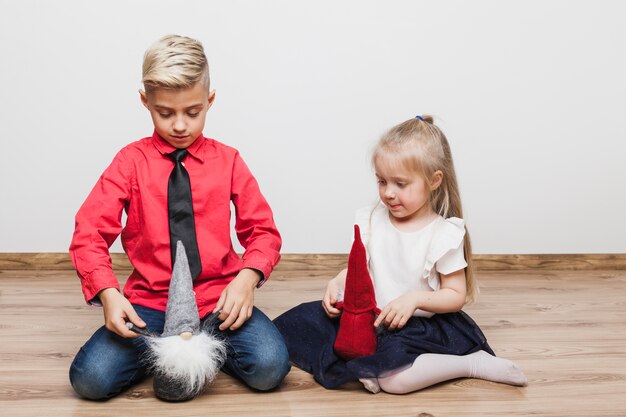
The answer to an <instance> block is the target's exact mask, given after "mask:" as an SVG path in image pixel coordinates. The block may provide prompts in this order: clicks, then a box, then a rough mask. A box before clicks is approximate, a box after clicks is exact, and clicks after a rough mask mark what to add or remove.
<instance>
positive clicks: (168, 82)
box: [142, 35, 210, 92]
mask: <svg viewBox="0 0 626 417" xmlns="http://www.w3.org/2000/svg"><path fill="white" fill-rule="evenodd" d="M142 82H143V85H144V88H145V89H146V92H148V91H150V90H152V89H155V88H167V89H181V88H188V87H192V86H194V85H195V84H196V83H197V82H202V83H203V84H204V86H205V87H206V89H207V91H208V90H209V87H210V80H209V64H208V61H207V58H206V55H205V54H204V48H203V47H202V43H201V42H200V41H198V40H196V39H192V38H188V37H185V36H179V35H166V36H164V37H162V38H161V39H159V40H158V41H156V42H155V43H154V44H153V45H152V46H150V48H148V50H147V51H146V53H145V54H144V56H143V76H142Z"/></svg>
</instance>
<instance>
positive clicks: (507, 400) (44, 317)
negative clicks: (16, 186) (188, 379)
mask: <svg viewBox="0 0 626 417" xmlns="http://www.w3.org/2000/svg"><path fill="white" fill-rule="evenodd" d="M317 262H323V258H321V259H320V258H317V259H315V265H316V266H315V267H314V268H313V269H310V268H311V267H310V266H307V265H306V264H301V265H302V266H301V267H300V268H301V269H299V270H296V269H294V270H278V271H277V272H276V273H275V274H274V276H273V279H272V280H271V281H270V282H268V284H267V285H265V286H264V287H263V288H261V289H259V290H257V291H256V292H255V303H256V305H257V306H259V307H260V308H261V309H262V310H264V311H265V312H266V313H267V314H268V315H269V316H270V317H272V318H274V317H276V316H277V315H279V314H281V313H282V312H283V311H285V310H287V309H288V308H290V307H292V306H294V305H296V304H298V303H300V302H304V301H310V300H315V299H319V298H321V296H322V293H323V291H324V288H325V286H326V282H327V280H328V279H329V278H330V277H331V276H332V275H333V274H334V271H335V269H336V267H337V265H336V264H335V263H333V262H330V263H329V264H328V265H326V270H324V268H323V267H324V266H323V265H322V266H319V265H317ZM120 276H121V277H123V275H120ZM478 279H479V280H480V283H481V297H480V300H479V302H478V303H476V304H472V305H470V306H467V308H466V309H465V310H466V311H467V312H468V313H469V314H470V315H471V316H472V317H473V318H474V320H476V322H477V323H478V324H479V325H480V326H481V328H482V329H483V331H484V333H485V335H486V336H487V338H488V340H489V342H490V344H491V346H492V347H493V348H494V350H495V351H496V353H497V354H498V355H500V356H503V357H506V358H509V359H512V360H514V361H515V362H517V363H518V364H519V365H520V366H521V367H522V368H523V369H524V371H525V373H526V375H527V376H528V378H529V381H530V384H529V386H528V387H523V388H519V387H511V386H507V385H502V384H496V383H491V382H486V381H482V380H477V379H457V380H453V381H449V382H445V383H442V384H439V385H436V386H433V387H430V388H427V389H424V390H422V391H419V392H415V393H412V394H408V395H402V396H396V395H390V394H385V393H381V394H376V395H373V394H370V393H368V392H366V391H365V390H363V389H362V388H361V386H360V385H359V384H358V383H355V384H348V385H346V386H344V387H342V388H341V389H339V390H333V391H329V390H325V389H323V388H322V387H320V386H319V385H318V384H317V383H315V381H314V380H313V379H312V377H311V376H310V375H309V374H307V373H305V372H303V371H301V370H299V369H296V368H294V369H292V371H291V372H290V373H289V375H288V376H287V378H286V379H285V381H284V383H283V384H282V385H281V387H280V388H279V389H277V390H275V391H273V392H269V393H258V392H253V391H251V390H249V389H247V388H245V387H244V386H242V385H241V384H240V383H239V382H237V381H236V380H234V379H233V378H231V377H228V376H226V375H225V374H220V375H219V376H218V378H217V380H216V381H215V382H214V383H213V384H212V385H211V386H210V387H209V388H208V389H207V391H206V392H205V393H204V394H203V395H202V396H200V397H199V398H197V399H194V400H193V401H190V402H186V403H178V404H170V403H164V402H162V401H159V400H157V399H156V398H155V397H154V393H153V391H152V385H151V381H150V380H149V379H148V380H146V381H145V382H143V383H141V384H139V385H137V386H136V387H134V388H132V389H130V390H128V391H127V392H125V393H123V394H122V395H120V396H119V397H117V398H115V399H113V400H111V401H105V402H91V401H85V400H82V399H80V398H78V397H77V396H76V395H75V394H74V392H73V390H72V389H71V387H70V385H69V381H68V377H67V372H68V368H69V365H70V363H71V361H72V359H73V358H74V355H75V354H76V352H77V351H78V349H79V348H80V346H81V345H82V344H83V343H84V342H85V341H86V339H87V338H88V337H89V336H90V335H91V334H92V333H93V331H94V330H95V329H97V328H98V327H99V326H101V325H102V311H101V309H100V308H97V307H90V306H87V305H85V304H84V300H83V296H82V294H81V291H80V285H79V281H78V279H77V278H76V276H75V274H74V272H72V271H67V270H65V271H64V270H60V271H58V270H57V271H55V270H13V271H6V270H5V271H0V335H1V340H2V343H0V364H1V366H0V415H2V416H5V415H6V416H11V417H14V416H15V417H21V416H24V417H33V416H42V415H45V416H51V417H56V416H70V415H71V416H85V417H86V416H100V415H101V416H110V415H120V416H123V415H128V414H129V412H132V414H133V416H135V417H143V416H156V417H159V416H173V417H177V416H181V417H182V416H206V415H208V414H211V415H219V416H228V417H237V416H246V417H247V416H251V415H253V416H261V417H263V416H268V417H270V416H271V417H283V416H285V417H287V416H304V417H309V416H310V417H314V416H315V417H318V416H337V417H348V416H355V415H357V416H362V417H367V416H376V417H381V416H412V417H415V416H420V415H421V416H423V417H425V416H486V417H495V416H529V415H533V416H534V415H536V416H555V417H556V416H574V417H578V416H580V417H582V416H584V417H600V416H624V415H625V412H624V411H625V410H626V407H625V406H624V394H625V393H626V348H625V346H626V332H624V330H623V329H624V328H626V302H625V301H624V295H625V294H626V271H618V270H612V271H563V270H561V271H544V270H539V271H537V270H530V269H529V270H519V271H518V270H515V271H482V272H479V274H478ZM121 281H122V283H123V278H122V279H121ZM131 410H132V411H131Z"/></svg>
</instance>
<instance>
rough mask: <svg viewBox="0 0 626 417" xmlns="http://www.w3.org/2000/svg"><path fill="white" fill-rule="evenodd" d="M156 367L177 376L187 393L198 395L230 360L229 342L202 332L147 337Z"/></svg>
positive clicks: (149, 357) (172, 377)
mask: <svg viewBox="0 0 626 417" xmlns="http://www.w3.org/2000/svg"><path fill="white" fill-rule="evenodd" d="M145 340H146V342H147V343H148V346H149V348H150V349H149V350H148V354H147V355H148V357H147V358H146V359H147V361H148V362H149V363H151V368H152V371H153V372H154V373H155V374H157V375H162V376H165V377H167V378H169V379H172V380H175V381H176V382H178V383H180V385H181V386H182V387H184V390H185V392H184V394H185V395H186V396H189V397H195V396H196V395H198V394H200V392H201V391H202V389H203V388H204V386H205V385H206V384H208V383H209V382H211V381H213V379H214V378H215V376H216V375H217V373H218V372H219V370H220V368H221V367H222V365H223V364H224V361H225V360H226V351H227V350H226V342H225V341H224V340H221V339H218V338H216V337H215V336H212V335H210V334H207V333H204V332H200V333H199V334H196V335H193V336H192V337H191V339H188V340H185V339H183V338H182V337H180V336H168V337H146V338H145Z"/></svg>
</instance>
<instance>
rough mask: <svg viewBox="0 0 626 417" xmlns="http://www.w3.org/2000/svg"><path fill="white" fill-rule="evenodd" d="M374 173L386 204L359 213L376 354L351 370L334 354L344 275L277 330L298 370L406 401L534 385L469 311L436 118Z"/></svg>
mask: <svg viewBox="0 0 626 417" xmlns="http://www.w3.org/2000/svg"><path fill="white" fill-rule="evenodd" d="M372 163H373V165H374V168H375V171H376V177H377V179H378V193H379V196H380V201H379V202H378V204H376V205H375V206H374V207H373V208H367V209H364V210H360V211H358V212H357V219H356V222H357V224H358V226H359V227H360V229H361V234H362V239H363V243H364V244H365V247H366V248H367V254H368V266H369V270H370V274H371V276H372V280H373V284H374V289H375V293H376V301H377V304H378V307H379V308H381V312H380V314H379V315H378V317H377V319H376V321H375V322H374V327H375V328H376V329H377V333H378V342H377V350H376V353H375V354H373V355H369V356H364V357H360V358H356V359H352V360H348V361H346V360H344V359H342V358H340V357H339V356H337V354H336V353H335V351H334V350H333V344H334V341H335V337H336V335H337V329H338V327H339V320H338V317H339V316H340V315H341V310H339V309H338V308H337V303H338V302H339V301H341V299H342V294H343V290H344V287H345V280H346V270H343V271H341V272H340V273H339V274H338V275H337V276H336V277H335V278H333V279H332V280H331V281H330V282H329V283H328V286H327V288H326V293H325V295H324V298H323V300H322V302H321V303H320V302H319V301H318V302H312V303H306V304H301V305H300V306H297V307H295V308H293V309H291V310H289V311H287V312H286V313H284V314H282V315H281V316H280V317H278V318H277V319H276V320H275V323H276V325H277V327H278V329H279V330H280V331H281V333H282V334H283V336H284V338H285V341H286V342H287V347H288V349H289V354H290V357H291V360H292V362H294V363H295V364H296V365H297V366H299V367H300V368H302V369H303V370H305V371H307V372H309V373H312V374H313V375H314V377H315V379H316V380H317V381H318V382H319V383H320V384H322V385H323V386H324V387H326V388H335V387H338V386H339V385H341V384H344V383H346V382H348V381H354V380H357V379H358V380H360V381H361V382H362V383H363V385H364V386H365V388H366V389H368V390H369V391H371V392H374V393H376V392H378V391H380V390H381V389H382V390H383V391H386V392H389V393H394V394H403V393H408V392H412V391H416V390H419V389H422V388H425V387H427V386H430V385H433V384H436V383H438V382H442V381H446V380H449V379H452V378H460V377H472V378H482V379H486V380H489V381H496V382H502V383H506V384H511V385H520V386H524V385H526V383H527V380H526V377H525V376H524V374H523V372H522V371H521V369H520V368H519V367H518V366H517V365H515V364H514V363H512V362H511V361H508V360H506V359H501V358H496V357H495V356H494V353H493V351H492V350H491V348H490V347H489V345H488V344H487V341H486V339H485V336H484V335H483V333H482V332H481V330H480V328H479V327H478V326H477V325H476V323H474V321H473V320H472V319H471V318H470V317H469V316H468V315H467V314H465V313H464V312H463V311H461V308H462V307H463V306H464V304H465V303H466V302H472V301H474V300H475V299H476V297H477V294H478V287H477V284H476V281H475V279H474V275H473V273H472V265H471V255H472V252H471V247H470V239H469V235H468V234H467V231H466V229H465V225H464V221H463V220H462V210H461V200H460V196H459V190H458V185H457V180H456V174H455V171H454V165H453V162H452V155H451V152H450V147H449V145H448V141H447V139H446V137H445V136H444V134H443V133H442V132H441V130H440V129H439V128H438V127H437V126H435V125H434V124H433V119H432V117H430V116H423V117H422V116H417V117H416V118H415V119H411V120H407V121H406V122H404V123H401V124H399V125H398V126H395V127H393V128H392V129H391V130H390V131H389V132H387V133H386V134H385V135H384V136H383V137H382V138H381V139H380V140H379V142H378V144H377V146H376V148H375V150H374V153H373V156H372Z"/></svg>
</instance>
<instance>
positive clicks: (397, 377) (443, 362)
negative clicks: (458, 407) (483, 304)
mask: <svg viewBox="0 0 626 417" xmlns="http://www.w3.org/2000/svg"><path fill="white" fill-rule="evenodd" d="M454 378H480V379H485V380H487V381H493V382H501V383H503V384H509V385H518V386H525V385H526V384H527V383H528V380H527V379H526V375H524V373H523V372H522V370H521V369H520V367H519V366H517V365H516V364H514V363H513V362H511V361H510V360H507V359H502V358H498V357H495V356H492V355H490V354H489V353H487V352H485V351H484V350H481V351H478V352H474V353H472V354H469V355H465V356H457V355H440V354H434V353H424V354H421V355H420V356H418V357H417V359H416V360H415V362H413V365H411V367H410V368H407V369H404V370H402V371H400V372H398V373H395V374H392V375H390V376H387V377H384V378H363V379H361V380H360V381H361V382H362V383H363V385H364V386H365V388H366V389H367V390H368V391H371V392H373V393H377V392H379V391H380V390H381V389H382V390H383V391H385V392H388V393H391V394H406V393H408V392H413V391H417V390H420V389H422V388H426V387H429V386H431V385H434V384H437V383H439V382H443V381H447V380H449V379H454Z"/></svg>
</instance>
